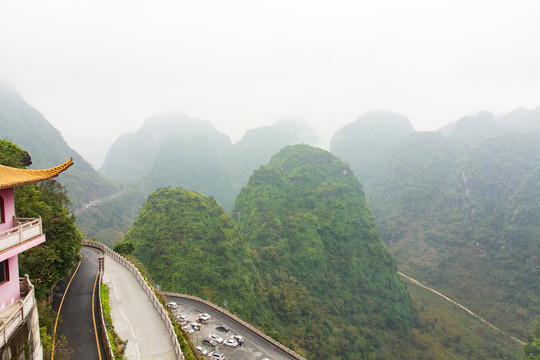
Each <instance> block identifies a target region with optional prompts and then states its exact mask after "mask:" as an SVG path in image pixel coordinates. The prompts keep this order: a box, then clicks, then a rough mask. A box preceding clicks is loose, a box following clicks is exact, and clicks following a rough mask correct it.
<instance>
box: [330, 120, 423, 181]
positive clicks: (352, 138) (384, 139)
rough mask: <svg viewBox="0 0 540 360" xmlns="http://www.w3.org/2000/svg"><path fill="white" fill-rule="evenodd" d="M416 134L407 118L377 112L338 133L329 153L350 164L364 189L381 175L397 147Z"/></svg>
mask: <svg viewBox="0 0 540 360" xmlns="http://www.w3.org/2000/svg"><path fill="white" fill-rule="evenodd" d="M414 132H415V130H414V128H413V127H412V125H411V123H410V121H409V119H408V118H406V117H405V116H403V115H399V114H395V113H391V112H389V111H374V112H370V113H367V114H364V115H362V116H361V117H360V118H358V119H357V120H356V121H354V122H352V123H350V124H348V125H346V126H344V127H343V128H342V129H341V130H339V131H337V132H336V133H335V134H334V136H333V137H332V141H331V143H330V151H331V152H332V153H333V154H335V155H337V156H339V157H340V158H341V159H343V160H345V161H347V162H348V163H349V164H350V166H351V168H352V169H353V171H354V173H355V175H356V176H357V177H358V179H360V181H361V182H362V184H363V185H364V186H366V185H368V186H370V184H371V181H373V180H375V179H377V178H378V177H380V176H381V175H382V173H383V171H384V169H385V167H386V164H387V163H388V160H389V158H390V155H391V154H392V150H393V149H394V147H395V146H396V145H397V144H398V143H399V142H400V141H401V139H403V138H404V137H406V136H407V135H409V134H412V133H414Z"/></svg>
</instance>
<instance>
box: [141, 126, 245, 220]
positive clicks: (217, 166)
mask: <svg viewBox="0 0 540 360" xmlns="http://www.w3.org/2000/svg"><path fill="white" fill-rule="evenodd" d="M144 184H145V187H146V189H147V192H148V193H150V192H152V191H153V190H154V189H157V188H159V187H162V186H172V187H182V188H184V189H187V190H193V191H197V192H200V193H201V194H203V195H205V196H214V197H215V198H216V200H217V201H218V202H219V203H220V204H221V205H222V206H223V207H224V208H225V209H227V210H229V211H230V210H231V209H232V207H233V204H234V198H235V196H236V193H235V191H234V189H233V186H232V184H231V180H230V179H229V174H228V173H227V171H226V170H225V167H224V166H223V164H222V162H221V161H220V159H219V156H218V154H217V152H216V150H215V148H214V146H213V145H212V143H211V142H210V141H208V140H207V139H206V137H205V136H204V135H202V134H198V135H195V136H193V137H191V138H189V139H187V140H184V139H183V138H182V137H181V136H179V135H171V136H169V138H168V139H167V140H166V141H165V142H164V143H163V144H162V146H161V148H160V149H159V151H158V153H157V154H156V157H155V159H154V163H153V165H152V169H151V170H150V172H149V173H148V175H147V176H146V177H145V178H144Z"/></svg>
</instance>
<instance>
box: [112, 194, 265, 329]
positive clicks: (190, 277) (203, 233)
mask: <svg viewBox="0 0 540 360" xmlns="http://www.w3.org/2000/svg"><path fill="white" fill-rule="evenodd" d="M121 243H122V244H125V243H131V244H133V245H134V248H135V250H134V252H133V253H134V255H136V256H137V258H138V259H139V260H140V261H141V262H142V263H143V264H144V265H145V266H146V267H147V269H148V271H149V273H150V274H151V276H152V278H153V279H154V280H155V281H156V282H157V283H159V284H160V285H161V286H162V287H163V288H164V289H167V290H169V291H175V292H181V293H187V294H192V295H196V296H200V297H203V298H205V299H208V300H210V301H212V302H214V303H216V304H219V305H223V304H224V303H225V304H227V306H228V308H229V309H230V310H231V311H233V312H238V313H241V314H243V315H244V316H246V317H247V318H249V319H252V320H254V319H258V320H259V321H261V317H263V316H264V315H265V304H264V300H263V299H264V296H263V295H262V293H263V289H262V287H261V283H260V280H259V276H258V273H257V271H256V269H255V267H254V265H253V262H252V258H251V253H250V250H249V247H248V246H247V243H246V242H245V241H244V239H243V237H242V235H240V233H239V231H238V229H237V227H236V225H235V224H234V223H233V222H232V221H231V220H230V219H229V217H228V215H227V214H226V213H225V211H224V210H223V208H222V207H221V206H220V205H218V204H217V203H216V201H215V200H214V199H213V198H207V197H204V196H202V195H201V194H199V193H196V192H193V191H188V190H184V189H180V188H161V189H158V190H156V191H155V192H153V193H152V194H150V196H149V197H148V199H147V200H146V202H145V204H144V206H143V207H142V209H141V211H140V214H139V217H138V218H137V220H136V221H135V223H134V224H133V226H132V227H131V228H130V229H129V231H128V232H127V233H126V234H125V236H124V237H123V238H122V240H121ZM266 315H268V313H267V312H266Z"/></svg>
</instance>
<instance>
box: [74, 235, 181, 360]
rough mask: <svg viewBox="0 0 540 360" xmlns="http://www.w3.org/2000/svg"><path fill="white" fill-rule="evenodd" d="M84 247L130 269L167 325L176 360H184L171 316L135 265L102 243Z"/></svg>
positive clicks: (91, 242) (85, 241) (84, 242)
mask: <svg viewBox="0 0 540 360" xmlns="http://www.w3.org/2000/svg"><path fill="white" fill-rule="evenodd" d="M83 245H84V246H90V247H94V248H97V249H100V250H101V251H103V252H104V253H105V254H107V255H108V256H110V257H111V258H113V259H114V260H116V261H117V262H118V263H119V264H120V265H122V266H124V267H125V268H126V269H128V270H129V271H130V272H131V273H133V275H135V278H136V279H137V281H138V282H139V284H141V287H142V288H143V290H144V292H145V293H146V295H148V297H149V298H150V301H151V302H152V304H153V305H154V308H155V309H156V311H157V312H158V314H159V315H160V316H161V320H163V322H164V323H165V327H166V328H167V332H168V333H169V337H170V338H171V341H172V343H173V348H174V352H175V353H176V358H177V359H178V360H184V354H183V353H182V349H181V348H180V344H179V343H178V338H177V337H176V333H175V332H174V326H173V324H172V322H171V319H169V314H168V312H167V310H165V309H164V308H163V305H162V304H161V303H160V302H159V300H158V298H157V297H156V294H154V291H153V290H152V288H151V287H150V285H149V284H148V283H147V282H146V280H145V279H144V277H143V276H142V275H141V273H140V272H139V270H138V269H137V268H136V267H135V265H133V264H132V263H131V262H130V261H129V260H127V259H126V258H124V257H123V256H122V255H120V254H118V253H116V252H114V251H113V250H111V249H109V248H108V247H107V246H105V245H104V244H102V243H99V242H95V241H91V240H83Z"/></svg>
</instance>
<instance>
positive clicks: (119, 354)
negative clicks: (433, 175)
mask: <svg viewBox="0 0 540 360" xmlns="http://www.w3.org/2000/svg"><path fill="white" fill-rule="evenodd" d="M99 291H100V293H101V307H102V308H103V316H104V317H105V327H106V328H107V337H108V338H109V342H110V343H111V348H112V351H113V355H114V358H115V359H117V360H122V359H125V357H124V351H125V350H126V345H127V340H125V341H124V340H122V339H120V336H118V334H117V333H116V331H114V325H113V323H112V319H111V306H110V305H109V287H108V286H107V284H103V283H102V284H101V285H100V288H99Z"/></svg>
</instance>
